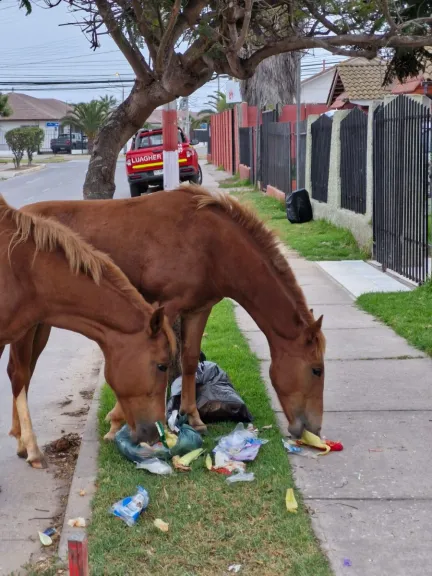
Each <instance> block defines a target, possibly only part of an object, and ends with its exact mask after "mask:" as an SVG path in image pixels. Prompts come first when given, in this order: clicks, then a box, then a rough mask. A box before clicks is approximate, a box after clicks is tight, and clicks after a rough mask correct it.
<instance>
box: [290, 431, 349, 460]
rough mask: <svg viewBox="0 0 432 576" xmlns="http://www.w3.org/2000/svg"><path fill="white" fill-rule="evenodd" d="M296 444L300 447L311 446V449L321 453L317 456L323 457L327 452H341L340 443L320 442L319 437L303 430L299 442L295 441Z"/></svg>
mask: <svg viewBox="0 0 432 576" xmlns="http://www.w3.org/2000/svg"><path fill="white" fill-rule="evenodd" d="M297 444H298V445H300V446H311V447H312V448H318V449H319V450H321V453H320V454H318V456H325V455H326V454H328V453H329V452H339V451H341V450H343V446H342V443H341V442H333V441H332V440H322V439H321V438H320V437H319V436H316V435H315V434H313V433H312V432H309V430H305V431H304V432H303V434H302V437H301V439H300V440H297Z"/></svg>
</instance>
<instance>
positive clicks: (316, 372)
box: [312, 368, 322, 376]
mask: <svg viewBox="0 0 432 576" xmlns="http://www.w3.org/2000/svg"><path fill="white" fill-rule="evenodd" d="M312 374H313V375H314V376H321V375H322V370H321V368H312Z"/></svg>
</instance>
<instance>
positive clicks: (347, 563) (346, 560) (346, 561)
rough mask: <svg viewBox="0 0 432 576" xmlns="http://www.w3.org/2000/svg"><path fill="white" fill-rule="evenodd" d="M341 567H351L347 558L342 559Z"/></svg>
mask: <svg viewBox="0 0 432 576" xmlns="http://www.w3.org/2000/svg"><path fill="white" fill-rule="evenodd" d="M343 565H344V566H352V562H351V560H350V559H349V558H344V560H343Z"/></svg>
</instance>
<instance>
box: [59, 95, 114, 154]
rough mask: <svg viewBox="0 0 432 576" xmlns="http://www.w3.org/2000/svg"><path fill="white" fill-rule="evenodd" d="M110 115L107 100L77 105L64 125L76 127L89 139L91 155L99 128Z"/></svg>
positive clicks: (63, 122)
mask: <svg viewBox="0 0 432 576" xmlns="http://www.w3.org/2000/svg"><path fill="white" fill-rule="evenodd" d="M109 114H110V108H109V103H108V102H107V100H105V99H101V100H92V101H91V102H82V103H81V104H76V105H75V106H74V109H73V110H72V112H69V114H67V115H66V116H65V117H64V118H62V125H65V124H70V125H73V126H76V127H77V128H78V130H81V132H83V133H84V134H85V135H86V136H87V138H88V151H89V153H90V154H91V153H92V150H93V145H94V141H95V138H96V135H97V133H98V131H99V128H100V127H101V126H102V124H103V123H104V122H105V120H106V119H107V118H108V116H109Z"/></svg>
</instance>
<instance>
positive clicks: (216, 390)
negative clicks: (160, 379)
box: [167, 356, 252, 424]
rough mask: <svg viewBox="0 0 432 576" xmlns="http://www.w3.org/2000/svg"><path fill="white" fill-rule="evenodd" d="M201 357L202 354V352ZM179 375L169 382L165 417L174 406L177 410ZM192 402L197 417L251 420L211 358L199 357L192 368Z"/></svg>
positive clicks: (216, 419) (221, 420)
mask: <svg viewBox="0 0 432 576" xmlns="http://www.w3.org/2000/svg"><path fill="white" fill-rule="evenodd" d="M204 358H205V356H204ZM181 386H182V379H181V376H180V377H179V378H177V379H176V380H174V382H173V383H172V386H171V398H170V399H169V400H168V403H167V418H169V417H170V416H171V414H172V412H173V411H174V410H180V401H181ZM196 402H197V408H198V412H199V414H200V416H201V420H202V421H203V422H204V423H205V424H210V423H212V422H224V421H227V420H229V421H232V422H252V415H251V413H250V412H249V410H248V409H247V406H246V404H245V403H244V402H243V400H242V399H241V397H240V396H239V395H238V394H237V392H236V391H235V390H234V387H233V385H232V384H231V382H230V381H229V378H228V376H227V374H226V372H224V371H223V370H222V369H221V368H219V366H218V365H217V364H215V363H214V362H207V361H202V362H200V363H199V364H198V368H197V372H196Z"/></svg>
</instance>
